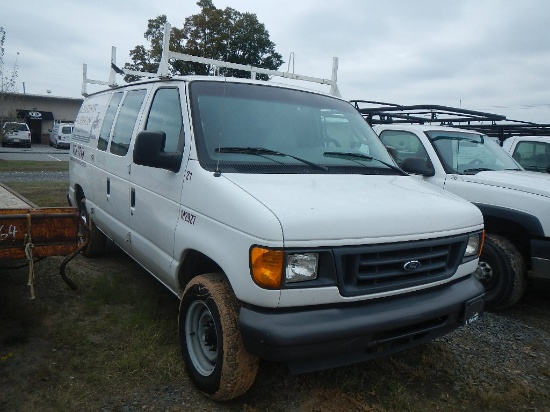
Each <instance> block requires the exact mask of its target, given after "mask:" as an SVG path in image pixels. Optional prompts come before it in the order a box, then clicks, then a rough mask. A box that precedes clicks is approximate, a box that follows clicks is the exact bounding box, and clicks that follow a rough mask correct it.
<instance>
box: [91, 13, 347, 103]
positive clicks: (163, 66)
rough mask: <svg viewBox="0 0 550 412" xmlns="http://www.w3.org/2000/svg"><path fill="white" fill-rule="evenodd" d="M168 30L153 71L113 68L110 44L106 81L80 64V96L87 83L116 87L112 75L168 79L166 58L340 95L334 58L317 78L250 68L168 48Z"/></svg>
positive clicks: (113, 61) (112, 51)
mask: <svg viewBox="0 0 550 412" xmlns="http://www.w3.org/2000/svg"><path fill="white" fill-rule="evenodd" d="M170 30H171V26H170V24H169V23H165V25H164V35H163V42H162V57H161V59H160V63H159V67H158V69H157V72H156V73H149V72H140V71H134V70H127V69H123V68H122V69H121V68H119V67H117V65H116V48H115V47H114V46H113V47H112V48H111V69H110V73H109V80H107V81H101V80H93V79H89V78H88V75H87V65H86V63H84V65H83V70H82V71H83V75H82V95H83V96H87V95H88V93H87V85H88V84H99V85H104V86H109V87H117V86H118V85H117V84H116V75H117V74H121V75H133V76H139V77H150V78H154V77H158V78H169V77H171V76H170V73H169V60H170V59H174V60H179V61H186V62H193V63H202V64H207V65H212V66H216V67H223V68H229V69H236V70H243V71H247V72H250V76H251V78H252V79H255V78H256V74H258V73H259V74H266V75H268V76H276V77H283V78H287V79H292V80H301V81H306V82H313V83H319V84H326V85H330V94H331V95H333V96H338V97H341V95H340V91H339V90H338V84H337V72H338V58H337V57H333V58H332V75H331V78H330V79H323V78H318V77H311V76H303V75H300V74H295V73H291V72H281V71H277V70H269V69H264V68H261V67H254V66H250V65H245V64H238V63H230V62H225V61H222V60H215V59H208V58H205V57H198V56H192V55H190V54H184V53H179V52H174V51H171V50H170Z"/></svg>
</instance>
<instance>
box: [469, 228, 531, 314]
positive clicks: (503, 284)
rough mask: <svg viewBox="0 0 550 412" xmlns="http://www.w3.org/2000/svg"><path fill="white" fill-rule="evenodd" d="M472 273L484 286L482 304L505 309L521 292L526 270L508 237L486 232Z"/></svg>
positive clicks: (488, 307) (525, 282)
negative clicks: (481, 249) (475, 268)
mask: <svg viewBox="0 0 550 412" xmlns="http://www.w3.org/2000/svg"><path fill="white" fill-rule="evenodd" d="M475 277H476V278H477V279H478V280H479V281H480V282H481V283H482V284H483V286H484V287H485V307H486V308H487V309H489V310H496V309H505V308H508V307H510V306H513V305H515V304H516V303H517V302H518V301H519V300H520V299H521V298H522V297H523V294H524V293H525V287H526V284H527V270H526V268H525V262H524V261H523V257H522V256H521V254H520V253H519V251H518V250H517V248H516V247H515V246H514V245H513V244H512V242H510V241H509V240H508V239H506V238H504V237H502V236H498V235H493V234H487V236H486V237H485V243H484V245H483V251H482V253H481V256H480V258H479V265H478V268H477V270H476V272H475Z"/></svg>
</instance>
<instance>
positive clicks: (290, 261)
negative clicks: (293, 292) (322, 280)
mask: <svg viewBox="0 0 550 412" xmlns="http://www.w3.org/2000/svg"><path fill="white" fill-rule="evenodd" d="M318 265H319V255H318V254H317V253H293V254H288V255H286V269H284V266H285V252H284V251H283V250H280V249H267V248H263V247H259V246H255V247H253V248H251V249H250V272H251V275H252V279H254V282H255V283H256V284H257V285H258V286H260V287H263V288H266V289H279V288H281V287H282V286H283V276H285V278H284V281H285V282H286V283H295V282H304V281H308V280H315V279H317V267H318Z"/></svg>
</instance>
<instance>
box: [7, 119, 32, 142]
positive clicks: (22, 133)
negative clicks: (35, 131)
mask: <svg viewBox="0 0 550 412" xmlns="http://www.w3.org/2000/svg"><path fill="white" fill-rule="evenodd" d="M6 146H25V147H31V131H30V129H29V126H28V125H27V123H18V122H6V123H4V125H3V126H2V147H6Z"/></svg>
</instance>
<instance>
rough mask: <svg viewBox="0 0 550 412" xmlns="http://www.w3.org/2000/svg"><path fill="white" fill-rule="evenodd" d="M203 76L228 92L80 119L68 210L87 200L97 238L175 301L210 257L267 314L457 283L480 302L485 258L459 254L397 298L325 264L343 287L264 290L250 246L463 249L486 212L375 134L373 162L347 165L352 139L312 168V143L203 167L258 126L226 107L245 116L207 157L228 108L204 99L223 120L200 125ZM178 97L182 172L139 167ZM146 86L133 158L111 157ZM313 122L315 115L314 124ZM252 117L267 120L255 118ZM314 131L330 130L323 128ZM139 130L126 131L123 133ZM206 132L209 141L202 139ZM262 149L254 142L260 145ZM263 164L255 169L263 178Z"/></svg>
mask: <svg viewBox="0 0 550 412" xmlns="http://www.w3.org/2000/svg"><path fill="white" fill-rule="evenodd" d="M194 80H196V81H199V82H200V81H202V82H206V81H208V82H212V83H218V84H219V85H221V86H222V87H223V88H224V93H225V87H226V83H225V81H224V80H223V79H212V78H187V79H181V80H179V79H174V80H169V81H146V82H141V83H136V84H131V85H128V86H125V87H120V88H115V89H113V90H109V91H106V92H101V93H98V94H95V95H92V96H89V97H88V98H87V99H86V100H85V102H84V104H83V105H82V109H81V111H80V113H79V115H78V117H77V119H76V126H75V130H74V133H73V140H72V143H71V144H72V147H71V161H70V188H69V198H70V201H71V203H73V204H78V202H79V201H80V200H81V198H82V197H85V198H86V206H87V208H88V212H89V213H90V215H91V217H92V218H93V221H94V223H95V224H96V225H97V227H98V228H99V230H100V231H101V232H103V233H104V234H105V235H106V236H107V237H109V238H110V239H112V240H113V241H114V242H115V243H116V244H117V245H118V246H120V247H121V248H122V249H123V250H124V251H125V252H126V253H127V254H128V255H130V256H131V257H132V258H133V259H135V260H136V261H137V262H138V263H139V264H140V265H142V266H143V267H144V268H145V269H146V270H147V271H149V272H150V273H151V274H153V275H154V276H155V277H156V278H157V279H158V280H159V281H160V282H162V283H163V284H164V285H166V286H167V287H168V288H169V289H170V290H171V291H172V292H173V293H174V294H176V295H178V296H181V295H182V292H183V289H184V288H185V286H186V284H185V282H186V281H187V280H188V278H186V276H187V274H186V273H185V270H186V268H187V266H186V261H187V260H186V259H187V258H188V257H189V256H203V257H205V258H207V259H208V260H209V261H211V264H210V265H209V269H210V270H218V271H221V272H222V273H223V274H224V275H225V276H226V278H227V280H228V281H229V283H230V285H231V288H232V291H233V293H234V294H235V296H236V297H237V299H238V300H239V301H240V302H241V303H243V304H246V305H248V307H249V308H250V307H257V308H260V309H261V310H275V309H277V308H285V310H289V309H291V308H294V310H298V311H300V310H303V309H305V308H310V309H311V310H314V308H315V307H316V305H331V304H338V305H340V304H346V303H351V302H369V301H376V302H381V301H383V300H384V298H388V297H396V298H397V297H398V296H410V295H411V294H412V295H414V293H412V292H418V293H422V292H424V291H426V290H431V292H430V293H429V294H430V299H434V300H437V295H438V293H437V290H439V289H438V288H444V287H445V285H446V284H449V285H451V284H455V285H456V284H457V282H465V283H468V284H469V285H470V286H474V290H473V291H472V292H465V293H466V294H467V293H471V294H472V295H471V296H470V298H469V299H471V298H474V297H477V298H479V297H480V293H482V292H480V290H481V285H479V284H477V283H475V282H476V281H475V280H473V279H471V276H470V275H471V273H472V272H474V271H475V269H476V267H477V261H478V260H477V257H476V256H475V255H474V256H471V257H469V258H468V259H465V260H462V258H460V259H458V260H457V261H456V262H457V263H456V269H453V270H454V272H452V273H450V274H449V276H448V277H446V278H445V279H441V280H436V281H432V280H429V281H426V282H425V283H423V284H415V285H413V286H407V287H402V288H400V289H398V290H394V289H388V288H387V289H386V290H382V291H380V292H376V293H374V292H373V293H359V292H357V293H355V292H351V293H350V292H348V293H347V294H346V293H343V292H342V290H341V288H340V287H339V286H338V285H337V284H336V283H337V282H340V280H337V279H336V274H335V272H334V273H331V272H330V271H331V270H333V269H331V268H330V267H328V268H327V266H325V268H324V269H323V270H325V271H328V272H329V276H328V277H333V278H334V281H333V282H332V284H331V285H328V284H323V283H320V284H319V285H317V286H314V287H312V286H311V285H307V284H304V286H303V287H302V284H300V283H296V284H292V285H289V286H287V287H281V288H279V289H268V288H265V287H261V286H259V285H258V284H256V283H255V281H254V280H253V278H252V275H251V262H250V259H251V258H250V251H251V248H253V247H255V246H260V247H262V248H268V249H269V248H273V249H280V250H283V251H285V253H292V251H294V250H300V251H301V250H306V252H307V251H313V252H316V251H317V250H323V253H325V254H327V255H328V254H330V252H329V251H330V250H332V249H333V248H334V249H337V248H341V249H345V248H367V247H370V246H373V247H379V246H380V245H382V246H384V245H390V246H391V245H400V246H399V247H400V248H402V249H405V250H406V249H407V246H408V244H409V242H410V243H411V244H415V243H416V242H430V241H435V242H439V241H443V240H444V239H448V238H452V237H457V238H460V239H461V240H460V241H461V242H463V241H464V239H468V236H469V235H470V234H476V233H477V234H479V233H480V232H481V231H482V229H483V220H482V217H481V213H480V212H479V210H478V209H477V208H475V207H474V206H472V205H471V204H470V203H469V202H467V201H465V200H463V199H461V198H459V197H458V196H454V195H452V194H450V193H448V192H446V191H444V190H442V189H438V188H436V187H434V186H432V185H429V184H427V183H424V182H421V181H419V180H418V179H415V178H413V177H410V176H406V175H405V174H404V173H403V172H402V171H400V170H399V169H397V168H395V166H394V165H393V164H392V163H393V161H392V160H391V158H390V157H389V155H388V154H387V151H386V150H385V148H384V147H383V146H382V145H381V143H380V141H379V140H378V138H377V136H376V135H375V134H374V133H373V132H372V130H370V129H368V130H367V129H365V131H364V133H367V135H368V136H369V137H368V138H369V139H372V140H370V147H369V146H368V145H365V146H366V147H367V148H366V149H363V150H365V151H363V152H358V154H359V155H363V156H367V158H368V157H369V156H376V155H377V153H379V154H381V155H382V156H384V157H383V160H382V161H379V160H374V161H372V162H371V161H370V160H367V158H365V159H355V158H352V159H349V158H348V157H347V156H348V155H349V154H350V153H348V151H351V150H352V149H353V147H354V146H353V144H352V143H353V142H352V143H349V142H346V145H348V144H349V146H346V147H327V146H323V147H318V148H317V149H315V150H317V152H316V153H320V155H318V158H317V159H316V160H315V161H312V160H309V161H308V160H307V156H308V155H310V154H311V153H314V151H310V149H309V148H308V147H305V148H299V149H296V151H295V152H292V153H291V154H292V156H287V155H284V154H279V153H275V154H273V153H272V154H268V155H264V154H261V153H260V154H257V153H237V154H232V153H229V154H228V157H226V158H224V156H223V155H222V156H221V157H220V158H221V160H220V162H221V163H222V169H223V162H225V161H226V160H225V159H234V158H238V159H240V160H238V161H237V162H236V166H235V170H233V169H230V170H227V169H223V170H222V169H220V170H221V171H220V170H217V168H216V167H213V166H212V164H210V165H208V166H205V165H204V164H202V163H201V156H200V155H201V150H203V152H202V155H203V157H204V150H206V149H208V150H211V151H212V153H211V154H210V155H212V156H215V155H216V153H219V152H220V150H221V151H222V152H223V146H226V145H228V146H229V149H231V148H232V147H231V146H233V145H234V144H233V143H232V142H229V143H225V142H226V141H227V140H226V139H227V136H231V133H234V136H235V139H236V140H238V139H239V138H243V137H245V136H242V135H241V134H246V132H248V130H243V129H242V128H240V126H241V123H239V122H241V120H240V118H241V116H243V118H244V116H245V115H246V113H242V111H239V109H238V108H236V107H234V106H233V107H232V106H230V105H229V104H228V106H223V109H224V110H226V111H229V112H231V115H232V116H234V117H232V118H230V119H226V120H229V124H228V123H223V127H221V128H220V131H219V138H218V135H215V139H216V141H215V142H214V144H211V146H210V148H209V147H208V146H207V147H206V149H205V147H202V149H200V147H199V145H200V144H201V141H200V139H203V140H204V139H205V137H204V136H199V134H200V133H199V132H200V131H199V130H197V128H200V127H202V128H204V129H205V130H206V129H207V128H206V126H204V122H207V121H208V120H209V119H210V120H211V119H212V118H213V119H216V116H212V115H213V113H214V114H216V113H217V112H215V110H218V109H219V108H218V106H216V104H217V102H216V101H215V99H216V98H217V97H218V95H217V94H216V93H213V94H207V93H206V92H205V96H206V97H205V99H204V100H203V101H200V102H199V103H200V104H203V105H205V107H204V108H203V107H201V108H202V109H204V110H205V111H207V110H210V112H209V113H208V116H212V117H205V118H203V119H201V121H199V120H197V119H196V118H194V117H193V116H198V114H197V113H193V110H196V111H198V110H199V107H197V103H196V102H195V103H193V102H192V98H193V96H191V92H190V90H192V87H193V86H190V84H191V83H192V82H193V81H194ZM227 85H237V86H235V87H240V86H241V85H242V86H243V87H246V86H250V85H252V86H254V85H257V86H261V87H262V89H261V90H262V92H263V93H265V94H269V93H279V92H278V91H277V90H284V93H287V92H289V93H296V94H298V93H300V95H299V96H298V97H299V99H304V101H307V99H313V100H314V101H317V100H316V99H321V100H322V99H325V96H323V95H322V94H321V93H317V92H307V93H306V92H304V91H299V90H298V89H295V90H294V89H293V88H291V87H290V86H277V85H274V84H272V83H270V82H261V81H252V80H246V79H236V80H233V79H231V83H229V82H228V83H227ZM228 87H229V86H228ZM174 88H176V89H177V90H178V92H179V99H180V107H179V111H180V112H181V116H182V136H183V137H182V139H183V140H182V145H181V148H180V149H181V165H179V168H178V169H177V170H171V169H168V168H162V167H151V166H146V165H143V164H140V163H139V162H135V161H134V160H135V158H134V156H135V155H136V153H135V149H136V139H137V136H138V134H139V133H140V132H141V131H144V130H146V125H147V122H148V121H149V120H148V119H149V113H150V110H151V107H152V105H153V103H154V97H155V94H156V93H157V92H158V91H159V90H161V89H174ZM137 90H146V95H145V98H144V100H143V103H142V105H141V108H140V109H139V111H138V112H137V113H135V119H136V120H135V123H134V124H132V125H131V126H128V127H131V132H130V133H131V139H130V140H129V142H128V145H127V152H125V153H124V154H122V155H120V154H116V153H113V152H112V145H113V139H114V138H115V137H116V128H117V124H118V123H117V122H119V118H120V115H121V112H122V110H123V107H124V102H125V100H124V99H125V98H126V96H127V95H128V93H129V92H132V91H137ZM274 91H277V92H274ZM224 96H225V94H224ZM118 97H120V102H121V103H120V104H118V103H117V104H118V105H114V106H112V107H110V104H111V103H110V102H111V100H112V101H115V99H118ZM209 98H211V100H208V99H209ZM228 98H230V97H228ZM278 98H280V96H279V97H278ZM330 99H334V98H332V97H331V98H330ZM334 100H335V101H338V104H337V105H336V106H337V107H344V109H343V110H344V113H345V114H347V113H348V112H346V110H347V111H349V113H350V116H352V117H353V116H355V111H354V109H353V108H351V106H349V103H347V102H343V101H341V100H340V99H334ZM281 101H282V102H283V104H281V105H280V106H276V107H275V106H274V107H275V109H276V110H275V111H268V110H266V111H265V112H262V113H263V115H264V117H265V121H264V120H262V121H261V122H256V123H255V124H253V125H250V127H251V128H252V127H255V128H256V129H254V131H253V132H251V133H250V134H251V135H252V136H253V137H254V138H256V137H258V142H260V138H261V137H263V136H262V135H261V134H260V133H258V130H260V131H261V130H262V129H261V128H262V127H264V128H265V127H267V126H266V124H269V125H274V126H273V129H281V130H284V129H285V127H287V126H288V125H286V124H284V123H283V122H281V124H277V120H278V118H277V116H278V114H277V113H278V110H281V113H282V114H283V115H284V114H285V113H287V112H288V111H289V109H288V107H283V106H284V105H285V104H287V103H286V102H285V101H284V100H277V102H278V103H280V102H281ZM237 103H238V102H237ZM193 104H195V106H193ZM245 104H248V103H247V102H245ZM259 104H264V102H263V101H262V102H260V103H259ZM331 104H332V103H331ZM209 105H210V106H209ZM342 105H343V106H342ZM250 106H251V107H252V109H254V110H256V109H257V110H258V111H259V112H261V110H262V107H258V108H255V107H254V106H253V105H250ZM287 106H288V105H287ZM336 106H335V107H336ZM246 107H248V106H246ZM303 107H304V108H303V109H300V110H296V112H295V113H292V114H293V115H296V116H299V115H302V116H303V115H304V113H305V114H306V115H311V114H312V113H313V111H311V113H310V112H308V110H310V109H311V107H309V106H307V104H304V106H303ZM312 107H313V106H312ZM115 110H116V112H115ZM285 110H286V112H285ZM109 111H111V114H110V115H112V119H109V120H108V121H107V120H105V118H106V112H109ZM335 111H338V110H336V109H335ZM319 112H322V110H319ZM222 114H223V113H222ZM205 116H206V114H205ZM258 116H259V115H258ZM270 116H271V117H270ZM338 116H339V117H338ZM338 116H336V121H335V122H333V123H331V124H330V125H329V126H331V127H332V128H334V127H336V126H338V125H339V124H340V123H341V122H342V120H345V119H344V117H345V116H342V114H338ZM357 116H358V115H357ZM253 117H254V116H253ZM256 117H257V116H256ZM311 117H312V116H310V117H304V119H305V120H306V121H307V120H309V119H310V118H311ZM262 119H264V118H262ZM358 119H359V120H356V121H357V122H358V123H357V125H356V126H359V128H361V129H362V128H368V126H366V124H365V123H364V122H363V120H362V119H361V118H360V117H359V118H358ZM245 120H246V119H245ZM253 120H254V121H256V120H257V119H256V118H255V117H254V119H253ZM109 122H111V123H109ZM268 122H271V123H268ZM338 122H340V123H338ZM329 123H330V122H329ZM297 124H298V123H297ZM317 125H318V126H319V127H321V126H322V124H321V123H318V124H317ZM210 126H212V125H210ZM270 127H271V126H270ZM327 127H328V126H327ZM213 128H214V129H215V127H213ZM245 129H246V128H245ZM129 130H130V129H128V128H127V129H125V132H128V131H129ZM270 130H271V129H270ZM331 130H333V129H331ZM348 130H349V131H345V132H344V131H341V134H340V135H338V136H342V135H345V134H346V133H352V131H353V130H354V129H353V127H350V128H349V129H348ZM243 131H244V133H241V132H243ZM309 131H310V132H311V130H309ZM307 132H308V131H305V132H304V133H307ZM102 133H103V134H102ZM202 133H203V134H204V133H206V132H205V131H204V130H203V131H202ZM239 133H241V134H239ZM282 136H286V135H285V134H282ZM102 139H103V140H102ZM105 139H107V140H105ZM333 140H334V139H333ZM100 142H104V143H100ZM211 143H212V142H211ZM253 143H254V144H256V140H255V141H254V142H253ZM257 144H258V145H259V144H260V143H257ZM102 145H103V146H102ZM212 146H213V147H212ZM363 146H364V145H361V147H363ZM378 146H379V147H378ZM180 149H178V150H180ZM199 149H200V150H199ZM377 150H378V152H377ZM324 152H332V155H331V154H330V153H329V156H324V154H326V153H324ZM335 153H336V155H335ZM340 153H342V156H343V157H341V156H340ZM352 155H353V153H352ZM232 156H233V157H232ZM239 156H241V157H239ZM266 156H267V157H266ZM300 156H301V157H306V161H305V162H304V161H302V160H300V159H299V157H300ZM311 156H313V154H311ZM271 157H275V158H274V159H271ZM371 160H372V159H371ZM319 161H320V162H326V163H327V164H328V165H329V166H331V167H335V168H337V167H343V168H346V167H347V168H356V169H357V170H356V169H353V170H354V172H346V171H343V172H338V173H329V169H328V167H325V166H323V164H321V165H320V166H319V165H316V164H315V162H319ZM239 162H243V163H245V164H247V163H246V162H248V163H249V164H250V165H251V166H250V167H251V168H252V169H250V170H248V169H246V170H245V171H244V172H242V171H239V169H238V167H239V165H240V163H239ZM269 162H272V164H273V165H275V166H280V165H283V166H284V167H283V168H281V169H280V170H279V171H277V172H273V171H269V172H262V170H265V169H262V167H265V165H266V164H268V165H269V164H270V163H269ZM367 163H368V164H367ZM287 166H288V168H287ZM314 166H317V167H314ZM225 167H227V165H226V166H225ZM254 168H258V169H257V171H256V169H254ZM307 168H311V171H306V172H304V169H307ZM373 170H374V171H373ZM377 170H381V172H380V171H377ZM464 247H465V246H464ZM460 253H464V252H463V251H462V252H460ZM411 259H412V258H411ZM329 266H330V265H329ZM334 270H335V269H334ZM467 279H468V280H467ZM476 285H477V286H476ZM460 299H462V298H460ZM397 300H398V299H397ZM430 301H431V300H430ZM392 302H393V301H392V300H391V299H390V300H388V303H387V305H388V306H391V305H393V303H392ZM461 302H462V301H461ZM462 303H463V302H462ZM462 303H460V304H458V303H455V304H454V305H455V308H456V306H457V305H458V307H460V308H462ZM438 305H439V309H441V310H447V309H443V308H442V305H441V303H439V304H438ZM453 310H455V311H456V309H453ZM460 310H462V309H460ZM426 313H429V311H427V312H426ZM455 313H456V312H455ZM365 316H366V315H365ZM394 316H401V315H399V314H395V315H394ZM426 316H428V315H427V314H426ZM453 316H455V315H453ZM455 317H456V316H455ZM403 322H404V323H406V322H407V321H406V320H403ZM399 323H401V320H400V322H399Z"/></svg>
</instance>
